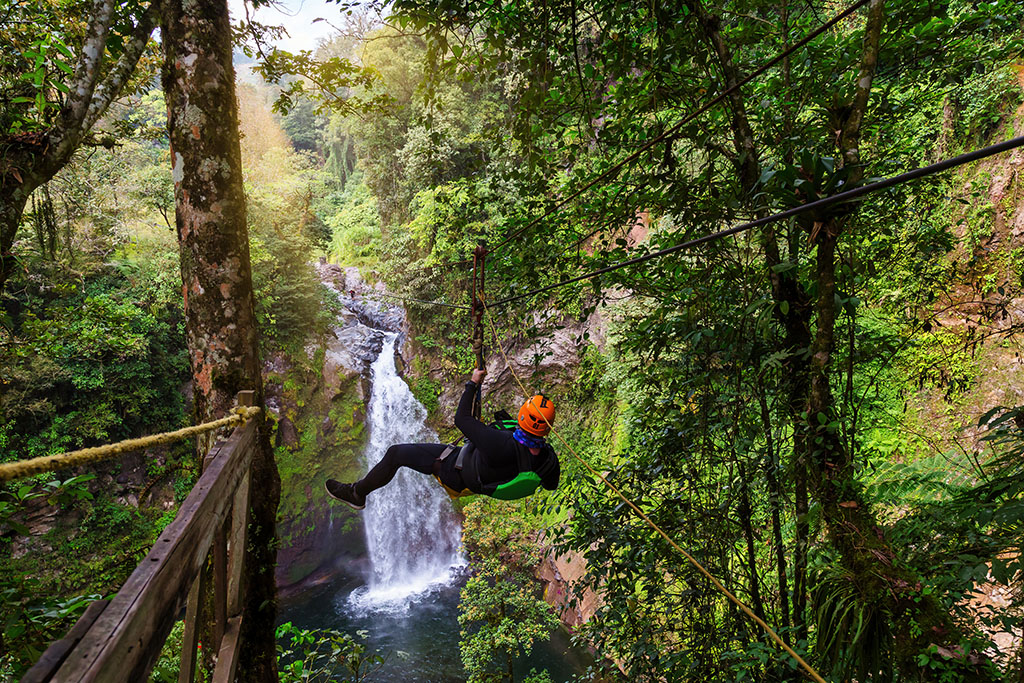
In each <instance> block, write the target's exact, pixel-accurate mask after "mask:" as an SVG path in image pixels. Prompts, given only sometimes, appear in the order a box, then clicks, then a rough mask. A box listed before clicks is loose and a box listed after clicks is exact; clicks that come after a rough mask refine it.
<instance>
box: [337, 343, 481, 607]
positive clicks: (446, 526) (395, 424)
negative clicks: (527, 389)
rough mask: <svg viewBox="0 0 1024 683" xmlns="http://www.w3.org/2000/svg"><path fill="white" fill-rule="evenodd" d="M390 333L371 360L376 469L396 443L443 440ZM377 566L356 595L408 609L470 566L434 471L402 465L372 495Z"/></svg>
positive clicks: (370, 545)
mask: <svg viewBox="0 0 1024 683" xmlns="http://www.w3.org/2000/svg"><path fill="white" fill-rule="evenodd" d="M397 337H398V335H397V334H395V333H394V332H385V333H384V341H383V344H382V348H381V351H380V355H379V356H378V357H377V359H376V360H375V361H374V362H373V364H372V365H371V367H370V378H371V383H372V388H371V392H370V403H369V408H368V414H367V425H368V427H369V443H368V445H367V447H366V451H365V452H364V455H365V460H366V467H367V470H369V469H370V468H371V467H373V465H375V464H376V463H377V462H378V461H379V460H380V459H381V458H382V457H383V456H384V453H385V452H386V451H387V449H388V447H389V446H391V445H392V444H396V443H417V442H431V443H437V441H438V439H437V435H436V434H435V433H434V432H433V431H431V430H430V429H428V428H427V427H426V425H425V424H424V420H425V419H426V417H427V411H426V408H424V407H423V405H422V404H421V403H420V402H419V401H417V400H416V397H415V396H413V394H412V391H410V389H409V386H408V385H407V384H406V383H405V382H404V381H403V380H402V378H401V377H399V375H398V370H397V368H396V367H395V340H396V339H397ZM363 525H364V528H365V531H366V545H367V549H368V551H369V555H370V562H371V565H372V573H371V576H370V577H369V581H368V585H367V586H366V587H365V588H364V589H359V590H356V591H355V592H353V594H352V597H351V601H352V602H353V604H354V605H356V606H357V607H361V608H364V609H389V610H393V609H404V608H405V607H406V606H407V605H408V603H409V601H410V600H411V599H412V598H414V597H415V596H417V595H419V594H421V593H423V592H424V591H427V590H430V589H431V587H434V586H438V585H443V584H446V583H448V582H449V580H450V579H451V578H452V576H453V569H454V568H456V567H459V566H461V565H462V559H461V556H460V554H459V544H460V540H461V539H460V536H461V530H460V528H459V524H458V521H457V520H456V519H455V517H454V513H453V512H452V509H451V504H450V503H449V501H448V496H447V495H446V494H445V493H444V491H443V490H442V489H441V487H440V485H438V483H437V481H436V480H434V478H433V477H429V476H426V475H423V474H420V473H418V472H414V471H411V470H409V469H408V468H404V467H403V468H401V469H400V470H399V471H398V475H397V476H396V477H395V478H394V480H392V482H391V483H390V484H388V485H387V486H385V487H384V488H382V489H378V490H377V491H374V492H373V493H372V494H371V495H370V496H368V497H367V502H366V509H365V510H364V511H363Z"/></svg>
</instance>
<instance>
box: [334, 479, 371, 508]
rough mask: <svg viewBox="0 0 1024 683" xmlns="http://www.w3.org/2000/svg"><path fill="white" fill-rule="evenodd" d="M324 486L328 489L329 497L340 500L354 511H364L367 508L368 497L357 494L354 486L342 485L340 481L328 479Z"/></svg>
mask: <svg viewBox="0 0 1024 683" xmlns="http://www.w3.org/2000/svg"><path fill="white" fill-rule="evenodd" d="M324 486H325V487H327V495H329V496H330V497H331V498H336V499H338V500H340V501H341V502H343V503H345V504H346V505H348V506H349V507H350V508H352V509H353V510H362V509H363V508H364V507H366V496H360V495H359V494H358V493H356V487H355V485H354V484H342V483H341V482H340V481H335V480H333V479H328V480H327V481H326V482H325V483H324Z"/></svg>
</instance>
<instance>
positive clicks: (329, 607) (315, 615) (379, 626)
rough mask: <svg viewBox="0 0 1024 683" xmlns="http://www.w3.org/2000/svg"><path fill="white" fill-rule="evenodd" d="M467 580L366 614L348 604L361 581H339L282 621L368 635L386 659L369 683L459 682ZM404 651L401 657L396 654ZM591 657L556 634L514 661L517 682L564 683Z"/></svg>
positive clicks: (289, 607) (303, 600) (292, 607)
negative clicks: (539, 674) (541, 675)
mask: <svg viewBox="0 0 1024 683" xmlns="http://www.w3.org/2000/svg"><path fill="white" fill-rule="evenodd" d="M464 582H465V577H462V578H457V579H455V580H453V582H452V583H450V584H449V585H446V586H440V587H437V588H434V589H432V590H430V591H428V592H426V593H424V594H421V595H420V596H418V597H415V598H412V599H411V600H410V601H409V602H408V603H407V604H406V609H405V610H404V611H402V610H398V609H392V610H391V611H366V610H365V608H360V607H355V606H353V605H352V604H351V603H350V601H349V596H350V594H351V593H352V592H353V591H357V590H358V589H360V588H361V587H362V586H363V585H364V581H363V579H362V578H361V577H359V578H355V577H344V576H340V577H338V578H337V579H336V580H335V581H334V582H333V583H329V584H324V585H321V586H316V587H314V588H311V589H310V590H309V591H307V592H306V593H304V594H302V595H299V596H297V597H295V598H293V599H292V600H290V601H289V602H288V604H282V605H281V615H280V619H281V622H282V623H283V622H287V621H290V622H292V623H293V624H294V625H295V626H297V627H299V628H306V629H318V628H319V629H322V628H333V629H337V630H339V631H342V632H344V633H351V634H355V633H356V632H357V631H366V634H364V635H365V638H364V639H363V642H364V643H365V644H366V645H367V647H368V649H369V650H375V651H377V652H379V653H381V654H384V655H388V661H387V663H386V664H385V666H384V668H382V669H381V670H379V671H377V672H376V673H375V674H374V675H373V676H372V677H370V678H368V679H367V680H368V681H373V683H391V682H394V683H399V682H401V683H461V682H463V681H465V680H466V676H465V674H464V673H463V670H462V660H461V659H460V658H459V623H458V621H457V615H458V604H459V590H460V588H461V586H462V584H463V583H464ZM399 652H402V653H405V654H406V656H404V657H403V656H400V655H399V654H398V653H399ZM591 661H592V660H591V658H590V656H589V655H588V654H587V653H585V652H581V651H579V650H576V649H572V648H571V647H570V646H569V636H568V635H567V634H566V633H565V632H564V631H562V630H557V631H555V633H554V634H553V635H552V637H551V640H550V641H548V642H544V643H535V644H534V649H533V653H532V654H531V655H530V657H529V658H526V659H523V660H522V661H520V662H517V663H516V665H515V667H514V668H515V673H516V678H517V680H518V679H520V678H521V676H523V675H525V674H527V673H529V671H530V669H531V668H536V669H537V670H541V669H547V670H548V672H549V673H550V674H551V678H552V680H554V681H555V683H568V682H569V681H571V680H572V679H573V676H574V674H577V673H581V672H582V671H584V670H585V669H586V667H587V666H588V665H589V664H590V663H591Z"/></svg>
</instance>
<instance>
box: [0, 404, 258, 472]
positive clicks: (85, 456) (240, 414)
mask: <svg viewBox="0 0 1024 683" xmlns="http://www.w3.org/2000/svg"><path fill="white" fill-rule="evenodd" d="M262 410H263V409H262V408H259V407H256V406H248V407H246V406H239V407H237V408H234V409H233V410H232V411H231V412H232V414H231V415H228V416H227V417H222V418H221V419H219V420H213V421H212V422H204V423H203V424H198V425H194V426H192V427H185V428H184V429H179V430H177V431H173V432H165V433H163V434H152V435H150V436H143V437H139V438H138V439H127V440H125V441H119V442H118V443H112V444H107V445H106V446H95V447H93V448H83V449H82V450H78V451H70V452H68V453H59V454H57V455H44V456H42V457H39V458H31V459H29V460H18V461H17V462H7V463H3V464H0V482H2V481H11V480H12V479H22V478H24V477H31V476H32V475H35V474H42V473H44V472H55V471H57V470H62V469H66V468H68V467H75V466H77V465H85V464H88V463H94V462H100V461H103V460H110V459H112V458H116V457H117V456H119V455H124V454H125V453H131V452H132V451H138V450H142V449H144V448H151V447H153V446H163V445H165V444H169V443H174V442H175V441H179V440H181V439H187V438H188V437H190V436H196V435H197V434H203V433H205V432H210V431H213V430H215V429H220V428H221V427H230V426H232V425H240V424H244V423H245V422H247V421H248V420H249V419H250V418H252V417H255V416H256V415H259V414H260V412H261V411H262Z"/></svg>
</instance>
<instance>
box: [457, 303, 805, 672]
mask: <svg viewBox="0 0 1024 683" xmlns="http://www.w3.org/2000/svg"><path fill="white" fill-rule="evenodd" d="M477 296H479V297H480V302H481V303H482V304H483V306H484V312H485V313H487V323H488V324H489V325H490V327H491V334H492V335H493V336H494V345H495V346H496V347H497V348H498V351H499V352H500V353H501V357H502V358H504V359H505V365H507V366H508V371H509V372H510V373H511V374H512V378H513V379H515V381H516V384H518V385H519V388H520V389H522V391H523V395H524V396H529V395H530V392H528V391H527V390H526V387H525V386H524V385H523V383H522V381H521V380H520V379H519V376H518V375H516V371H515V370H513V369H512V363H510V362H509V359H508V356H506V355H505V350H504V349H502V348H501V343H500V340H499V339H498V331H497V330H496V329H495V327H494V320H493V319H492V318H491V312H490V310H489V309H488V308H487V302H486V301H484V298H483V295H482V294H478V295H477ZM540 415H541V417H544V414H543V413H540ZM544 421H545V422H547V425H548V427H549V428H550V429H551V433H552V434H554V435H555V436H556V437H558V440H559V441H561V442H562V445H563V446H565V447H566V448H567V449H569V452H570V453H572V455H573V457H574V458H576V460H578V461H579V462H580V464H581V465H583V466H584V467H585V468H586V469H587V471H588V472H590V474H592V475H593V476H595V477H597V478H598V479H600V480H601V481H602V482H603V483H604V485H605V486H607V487H608V488H610V489H611V490H612V491H614V492H615V495H617V496H618V497H619V498H621V499H622V501H623V502H624V503H625V504H626V505H628V506H629V507H630V508H632V510H633V512H635V513H636V514H637V515H639V517H640V519H642V520H643V521H644V522H646V523H647V525H648V526H649V527H651V528H652V529H654V531H656V532H657V533H658V535H660V536H661V537H662V538H664V539H665V540H666V541H667V542H668V544H669V545H671V546H672V547H673V548H675V549H676V550H677V551H678V552H679V553H680V554H681V555H682V556H683V557H685V558H686V559H687V560H689V562H690V564H692V565H693V566H694V568H695V569H696V570H697V571H699V572H700V573H701V574H703V575H704V576H705V577H707V579H708V581H710V582H711V584H712V585H713V586H714V587H715V588H717V589H718V590H719V591H720V592H721V593H722V594H723V595H725V597H727V598H729V600H731V601H732V602H733V604H735V605H736V606H737V607H739V608H740V609H741V610H743V612H744V614H746V615H747V616H748V617H750V618H751V619H753V620H754V622H755V623H756V624H757V625H758V626H760V627H761V628H763V629H764V630H765V632H766V633H767V634H768V636H769V637H770V638H771V639H772V640H774V641H775V643H776V644H777V645H778V646H779V647H781V648H782V649H783V650H785V651H786V653H787V654H788V655H789V656H790V657H792V658H793V659H795V660H796V661H797V662H798V663H799V664H800V666H802V667H803V668H804V670H805V671H806V672H807V673H808V675H810V677H811V678H813V679H814V680H815V681H817V683H825V679H824V678H822V677H821V675H820V674H819V673H818V672H817V671H815V670H814V668H813V667H812V666H811V665H810V664H808V663H807V662H805V661H804V659H803V657H801V656H800V655H798V654H797V653H796V652H795V651H794V650H793V648H791V647H790V646H789V645H787V644H786V641H784V640H783V639H782V638H780V637H779V634H777V633H776V632H775V630H774V629H772V627H771V626H769V625H768V624H767V623H765V621H764V619H762V618H761V617H759V616H757V615H756V614H754V611H753V610H752V609H750V608H749V607H747V605H746V604H745V603H744V602H743V601H742V600H740V599H739V598H737V597H736V596H735V595H733V594H732V593H731V592H730V591H729V589H728V588H726V587H725V586H724V585H722V582H721V581H719V580H718V579H716V578H715V577H714V576H713V575H712V574H711V572H709V571H708V570H707V569H705V568H704V565H702V564H701V563H700V562H698V561H697V560H696V558H694V557H693V555H691V554H690V553H688V552H686V551H685V550H683V549H682V548H681V547H680V546H679V544H678V543H676V542H675V541H674V540H672V538H671V537H670V536H669V535H668V534H667V533H665V532H664V531H663V530H662V529H661V527H659V526H658V525H657V524H655V523H654V522H653V521H651V518H650V517H648V516H647V515H646V514H644V511H643V510H641V509H640V508H639V507H637V505H636V503H634V502H633V501H632V500H630V499H629V498H627V497H626V495H625V494H624V493H622V491H620V490H619V489H618V488H616V487H615V485H614V484H612V483H611V482H610V481H608V480H607V479H606V478H605V477H604V475H602V474H601V473H600V472H598V471H597V470H595V469H594V468H593V467H591V466H590V465H589V464H588V463H587V461H586V460H584V459H583V458H582V457H580V455H579V454H578V453H577V452H576V451H575V450H574V449H573V447H572V446H571V445H569V442H568V441H566V440H565V439H564V438H562V435H561V434H559V433H558V432H557V431H555V428H554V426H553V425H552V424H551V423H550V422H548V419H547V418H546V417H544Z"/></svg>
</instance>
